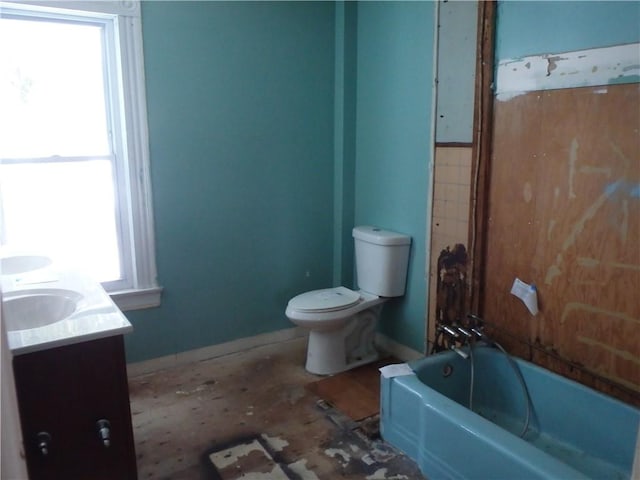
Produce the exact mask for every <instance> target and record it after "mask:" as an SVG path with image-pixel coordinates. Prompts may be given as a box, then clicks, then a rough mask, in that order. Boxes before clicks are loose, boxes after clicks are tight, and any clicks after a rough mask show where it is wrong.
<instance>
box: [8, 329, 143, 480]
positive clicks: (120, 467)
mask: <svg viewBox="0 0 640 480" xmlns="http://www.w3.org/2000/svg"><path fill="white" fill-rule="evenodd" d="M13 367H14V373H15V381H16V392H17V396H18V405H19V410H20V421H21V424H22V435H23V439H24V449H25V455H26V459H27V468H28V472H29V478H30V480H40V479H51V480H61V479H64V480H130V479H136V478H137V472H136V456H135V449H134V442H133V431H132V426H131V409H130V406H129V388H128V385H127V371H126V363H125V355H124V340H123V337H122V335H116V336H113V337H107V338H101V339H97V340H91V341H86V342H82V343H77V344H72V345H66V346H61V347H56V348H50V349H46V350H42V351H37V352H33V353H26V354H21V355H17V356H15V357H14V359H13Z"/></svg>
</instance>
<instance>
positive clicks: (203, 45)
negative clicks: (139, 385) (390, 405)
mask: <svg viewBox="0 0 640 480" xmlns="http://www.w3.org/2000/svg"><path fill="white" fill-rule="evenodd" d="M434 10H435V3H433V2H417V3H413V2H406V3H405V2H389V3H386V2H382V3H369V2H365V3H355V2H345V3H341V2H338V3H333V2H317V3H316V2H282V3H280V2H255V3H246V2H228V3H227V2H150V1H149V2H144V3H143V5H142V25H143V40H144V54H145V68H146V85H147V104H148V115H149V134H150V149H151V177H152V178H151V180H152V188H153V198H154V215H155V228H156V246H157V264H158V274H159V282H160V284H161V285H162V286H163V287H164V292H163V297H162V305H161V306H160V307H159V308H154V309H149V310H143V311H133V312H127V316H128V318H129V319H130V320H131V322H132V324H133V326H134V332H133V333H132V334H131V335H128V336H127V337H126V342H127V357H128V361H130V362H133V361H139V360H144V359H149V358H153V357H158V356H163V355H168V354H173V353H177V352H181V351H185V350H189V349H194V348H200V347H206V346H209V345H214V344H218V343H222V342H226V341H230V340H233V339H237V338H242V337H248V336H252V335H256V334H259V333H263V332H270V331H275V330H279V329H283V328H289V327H292V326H293V324H291V323H290V322H289V321H288V320H287V319H286V317H285V315H284V310H285V307H286V303H287V301H288V300H289V299H290V298H291V297H292V296H294V295H295V294H297V293H300V292H303V291H308V290H312V289H316V288H326V287H330V286H334V285H340V284H343V285H346V286H349V287H354V273H353V239H352V237H351V229H352V228H353V226H354V225H355V224H366V223H371V224H377V225H380V226H382V227H385V228H388V229H393V230H397V231H399V232H403V233H406V234H409V235H411V236H412V238H413V242H414V243H413V246H412V254H411V259H410V262H411V265H410V272H409V282H408V287H407V295H406V296H405V297H404V298H402V299H396V300H393V301H391V302H389V304H388V305H387V307H385V315H384V319H383V321H382V325H381V329H382V331H383V332H384V333H386V334H388V335H390V336H391V337H392V338H394V339H395V340H397V341H399V342H401V343H404V344H406V345H409V346H411V347H413V348H415V349H418V350H422V348H423V345H422V344H423V338H424V323H425V305H426V283H425V282H426V280H425V268H424V265H425V252H426V248H425V244H426V239H425V236H426V230H427V227H426V218H427V213H426V204H427V196H428V194H429V191H428V188H427V185H428V183H429V182H428V164H429V162H430V161H431V153H430V152H431V145H432V138H431V130H432V128H431V115H432V103H431V102H432V98H431V97H432V84H433V78H432V76H433V75H432V64H433V36H434V30H433V29H434Z"/></svg>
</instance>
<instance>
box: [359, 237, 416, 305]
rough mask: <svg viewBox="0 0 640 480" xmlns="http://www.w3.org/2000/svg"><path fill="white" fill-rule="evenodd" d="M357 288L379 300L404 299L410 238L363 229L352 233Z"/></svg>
mask: <svg viewBox="0 0 640 480" xmlns="http://www.w3.org/2000/svg"><path fill="white" fill-rule="evenodd" d="M353 239H354V242H355V251H356V274H357V280H358V288H359V289H360V290H364V291H365V292H368V293H372V294H374V295H378V296H380V297H400V296H402V295H404V290H405V286H406V283H407V265H408V263H409V247H410V246H411V237H409V236H407V235H402V234H401V233H396V232H391V231H389V230H382V229H381V228H378V227H371V226H362V227H355V228H354V229H353Z"/></svg>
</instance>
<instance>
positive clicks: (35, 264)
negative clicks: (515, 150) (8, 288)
mask: <svg viewBox="0 0 640 480" xmlns="http://www.w3.org/2000/svg"><path fill="white" fill-rule="evenodd" d="M49 265H51V259H50V258H48V257H44V256H42V255H15V256H12V257H5V258H0V273H2V274H3V275H15V274H18V273H25V272H30V271H32V270H38V269H39V268H44V267H47V266H49Z"/></svg>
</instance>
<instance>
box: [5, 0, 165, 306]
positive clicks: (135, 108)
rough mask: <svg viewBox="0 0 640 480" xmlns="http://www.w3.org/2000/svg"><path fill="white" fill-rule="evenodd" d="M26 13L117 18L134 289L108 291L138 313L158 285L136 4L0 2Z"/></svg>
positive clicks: (152, 300) (151, 302) (154, 300)
mask: <svg viewBox="0 0 640 480" xmlns="http://www.w3.org/2000/svg"><path fill="white" fill-rule="evenodd" d="M4 7H8V8H18V9H27V8H28V9H29V10H32V11H36V12H43V13H63V14H71V15H79V16H82V15H83V13H84V14H85V15H87V12H91V13H94V14H95V13H102V14H106V15H107V16H109V17H112V18H114V17H115V25H116V26H117V29H118V38H117V47H116V48H118V49H119V52H117V53H118V54H119V57H120V62H119V63H120V68H119V70H120V72H121V81H122V92H123V103H124V105H123V109H124V118H125V125H126V136H125V138H126V150H127V157H128V166H129V171H128V172H127V173H128V175H127V177H128V183H129V185H127V187H128V188H127V189H126V191H127V192H128V193H129V195H130V199H129V200H130V201H129V202H128V203H129V208H128V209H127V211H126V212H121V213H120V214H121V215H128V216H130V222H129V225H130V226H131V229H132V232H131V236H132V242H131V248H132V249H133V251H132V252H131V256H132V258H133V261H132V267H133V270H134V271H133V272H132V283H133V285H132V287H131V288H129V289H127V290H120V291H111V292H109V293H110V295H111V298H112V299H113V300H114V302H115V303H116V304H117V305H118V307H119V308H120V309H121V310H136V309H141V308H151V307H156V306H159V305H160V296H161V292H162V287H160V286H159V285H158V283H157V270H156V263H155V258H156V256H155V239H154V226H153V206H152V192H151V175H150V167H149V163H150V162H149V132H148V127H147V103H146V91H145V77H144V57H143V49H142V23H141V19H140V1H139V0H133V1H54V0H48V1H37V0H22V1H21V0H18V1H13V2H1V3H0V9H2V8H4Z"/></svg>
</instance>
